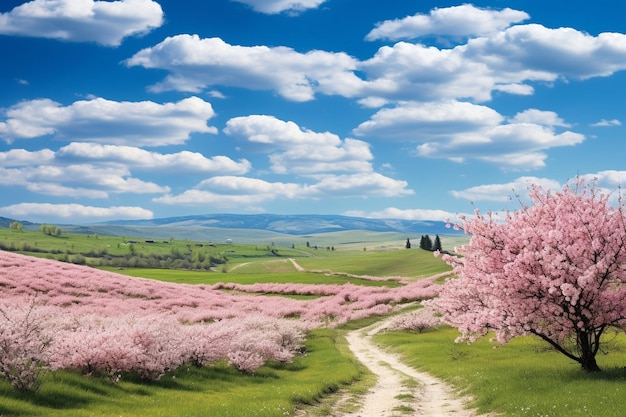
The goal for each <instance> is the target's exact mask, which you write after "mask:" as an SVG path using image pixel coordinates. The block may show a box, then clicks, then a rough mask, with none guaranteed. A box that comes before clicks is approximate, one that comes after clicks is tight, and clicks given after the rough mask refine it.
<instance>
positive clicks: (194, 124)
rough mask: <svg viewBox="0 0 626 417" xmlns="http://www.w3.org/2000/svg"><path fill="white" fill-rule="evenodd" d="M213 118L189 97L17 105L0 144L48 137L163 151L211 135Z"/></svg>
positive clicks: (0, 124) (2, 125) (0, 128)
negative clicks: (194, 136)
mask: <svg viewBox="0 0 626 417" xmlns="http://www.w3.org/2000/svg"><path fill="white" fill-rule="evenodd" d="M214 115H215V113H214V111H213V107H212V106H211V104H210V103H208V102H206V101H204V100H202V99H200V98H198V97H189V98H186V99H183V100H180V101H179V102H176V103H164V104H159V103H155V102H153V101H139V102H128V101H112V100H106V99H104V98H93V99H90V100H80V101H76V102H74V103H72V104H71V105H69V106H63V105H61V104H60V103H57V102H54V101H52V100H50V99H36V100H29V101H23V102H20V103H18V104H16V105H14V106H12V107H10V108H9V109H8V110H7V111H6V119H5V120H4V121H0V138H1V139H3V140H5V141H6V142H8V143H11V142H12V141H14V140H17V139H30V138H37V137H41V136H45V135H52V136H54V137H56V138H57V139H66V140H68V139H71V140H73V141H89V142H100V143H109V144H116V145H125V144H133V145H137V146H163V145H171V144H181V143H184V142H185V141H186V140H187V139H188V138H189V135H190V134H191V133H194V132H198V133H216V132H217V130H216V129H215V128H214V127H210V126H207V122H208V120H209V119H211V118H212V117H213V116H214Z"/></svg>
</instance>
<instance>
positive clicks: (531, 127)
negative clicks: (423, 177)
mask: <svg viewBox="0 0 626 417" xmlns="http://www.w3.org/2000/svg"><path fill="white" fill-rule="evenodd" d="M567 126H568V124H567V123H565V122H564V121H563V120H562V119H561V118H560V117H558V115H557V114H556V113H554V112H547V111H539V110H536V109H530V110H526V111H524V112H521V113H518V114H517V115H515V116H514V117H512V118H511V119H510V120H509V121H507V120H505V118H504V117H503V116H502V115H500V114H499V113H498V112H496V111H495V110H493V109H491V108H489V107H486V106H482V105H477V104H471V103H466V102H458V101H445V102H439V103H403V104H402V105H401V106H398V107H395V108H391V109H381V110H379V111H378V112H377V113H376V114H374V115H373V116H372V117H371V118H370V120H368V121H366V122H363V123H361V124H360V125H359V126H358V127H357V128H356V129H355V130H354V134H355V135H357V136H365V137H377V138H381V139H385V140H396V141H405V142H416V143H419V145H418V146H417V148H416V149H417V153H418V155H420V156H423V157H430V158H447V159H450V160H454V161H457V162H458V161H464V160H467V159H476V160H483V161H486V162H490V163H494V164H497V165H501V166H502V167H504V168H506V169H534V168H539V167H542V166H544V164H545V163H544V161H545V159H546V155H545V153H544V151H545V150H547V149H550V148H553V147H558V146H571V145H576V144H579V143H581V142H583V141H584V139H585V137H584V135H582V134H579V133H575V132H571V131H568V130H566V131H563V132H560V131H559V130H560V129H558V128H562V127H567Z"/></svg>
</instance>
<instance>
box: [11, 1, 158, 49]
mask: <svg viewBox="0 0 626 417" xmlns="http://www.w3.org/2000/svg"><path fill="white" fill-rule="evenodd" d="M162 24H163V10H162V9H161V6H160V5H159V3H157V2H156V1H152V0H118V1H94V0H33V1H29V2H26V3H24V4H22V5H20V6H17V7H15V8H14V9H12V10H11V11H9V12H6V13H1V14H0V34H4V35H14V36H31V37H42V38H52V39H60V40H66V41H72V42H96V43H99V44H102V45H107V46H118V45H119V44H120V43H121V42H122V40H123V39H124V38H126V37H128V36H133V35H138V34H143V33H146V32H149V31H151V30H152V29H154V28H157V27H159V26H161V25H162Z"/></svg>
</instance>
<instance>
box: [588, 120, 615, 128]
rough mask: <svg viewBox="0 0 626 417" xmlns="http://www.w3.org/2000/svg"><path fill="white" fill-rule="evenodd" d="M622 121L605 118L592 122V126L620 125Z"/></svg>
mask: <svg viewBox="0 0 626 417" xmlns="http://www.w3.org/2000/svg"><path fill="white" fill-rule="evenodd" d="M621 125H622V122H620V121H619V120H617V119H611V120H606V119H602V120H600V121H599V122H596V123H594V124H592V125H591V126H594V127H607V126H621Z"/></svg>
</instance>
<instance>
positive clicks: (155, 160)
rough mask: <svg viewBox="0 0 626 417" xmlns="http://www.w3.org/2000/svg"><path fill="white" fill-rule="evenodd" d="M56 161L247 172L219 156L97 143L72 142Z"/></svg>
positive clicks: (242, 165) (247, 164)
mask: <svg viewBox="0 0 626 417" xmlns="http://www.w3.org/2000/svg"><path fill="white" fill-rule="evenodd" d="M56 156H57V158H58V159H59V160H61V161H62V160H70V161H76V160H78V161H92V162H94V163H95V162H100V163H115V164H124V165H125V166H128V167H131V168H139V169H144V170H158V171H173V170H175V171H176V172H179V173H180V172H214V173H222V174H224V173H228V174H245V173H246V172H248V171H249V170H250V169H251V164H250V162H249V161H248V160H246V159H241V160H240V161H239V162H236V161H234V160H232V159H231V158H229V157H227V156H223V155H217V156H213V157H211V158H207V157H205V156H204V155H202V154H201V153H199V152H190V151H181V152H176V153H170V154H163V153H158V152H152V151H147V150H145V149H141V148H137V147H134V146H118V145H101V144H98V143H85V142H72V143H70V144H69V145H66V146H64V147H62V148H61V149H59V150H58V152H57V153H56ZM1 157H2V155H1V154H0V159H1Z"/></svg>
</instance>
